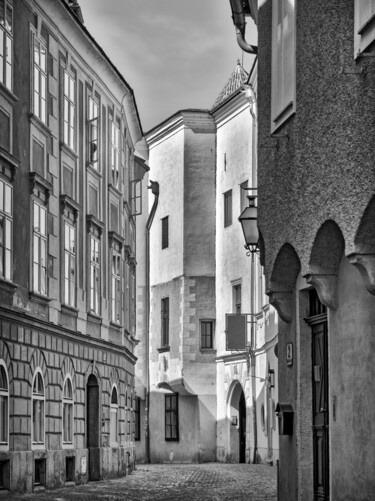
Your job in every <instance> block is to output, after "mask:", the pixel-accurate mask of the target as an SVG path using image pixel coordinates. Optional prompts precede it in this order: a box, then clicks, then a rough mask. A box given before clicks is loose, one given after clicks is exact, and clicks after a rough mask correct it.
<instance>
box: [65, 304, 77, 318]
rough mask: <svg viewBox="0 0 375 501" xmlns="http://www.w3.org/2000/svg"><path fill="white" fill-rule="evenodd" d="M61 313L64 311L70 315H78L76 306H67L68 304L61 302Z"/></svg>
mask: <svg viewBox="0 0 375 501" xmlns="http://www.w3.org/2000/svg"><path fill="white" fill-rule="evenodd" d="M61 313H66V314H67V315H70V316H71V317H75V318H77V317H78V310H77V308H74V307H73V306H69V305H68V304H62V305H61Z"/></svg>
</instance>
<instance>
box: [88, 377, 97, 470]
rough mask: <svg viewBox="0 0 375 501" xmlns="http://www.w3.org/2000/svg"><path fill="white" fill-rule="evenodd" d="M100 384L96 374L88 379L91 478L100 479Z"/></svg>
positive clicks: (89, 467)
mask: <svg viewBox="0 0 375 501" xmlns="http://www.w3.org/2000/svg"><path fill="white" fill-rule="evenodd" d="M99 424H100V423H99V385H98V380H97V379H96V377H95V376H94V374H90V376H89V379H88V381H87V416H86V426H87V430H86V436H87V448H88V450H89V464H88V474H89V480H99V479H100V447H99V438H100V433H99V430H100V428H99Z"/></svg>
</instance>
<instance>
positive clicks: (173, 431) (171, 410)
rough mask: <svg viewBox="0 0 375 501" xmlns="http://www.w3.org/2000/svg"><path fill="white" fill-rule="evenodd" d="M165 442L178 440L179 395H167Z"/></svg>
mask: <svg viewBox="0 0 375 501" xmlns="http://www.w3.org/2000/svg"><path fill="white" fill-rule="evenodd" d="M165 440H169V441H172V440H176V441H177V440H178V394H177V393H174V394H173V395H165Z"/></svg>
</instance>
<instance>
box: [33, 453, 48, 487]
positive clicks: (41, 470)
mask: <svg viewBox="0 0 375 501" xmlns="http://www.w3.org/2000/svg"><path fill="white" fill-rule="evenodd" d="M45 484H46V460H45V459H35V461H34V485H45Z"/></svg>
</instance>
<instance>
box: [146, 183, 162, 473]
mask: <svg viewBox="0 0 375 501" xmlns="http://www.w3.org/2000/svg"><path fill="white" fill-rule="evenodd" d="M147 189H149V190H150V189H151V193H152V194H153V195H154V197H155V198H154V203H153V205H152V208H151V211H150V214H149V216H148V219H147V223H146V365H147V370H146V405H145V434H146V442H145V445H146V459H147V463H150V462H151V451H150V298H151V293H150V230H151V226H152V222H153V220H154V216H155V212H156V209H157V207H158V203H159V183H157V182H156V181H150V186H148V187H147Z"/></svg>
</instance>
